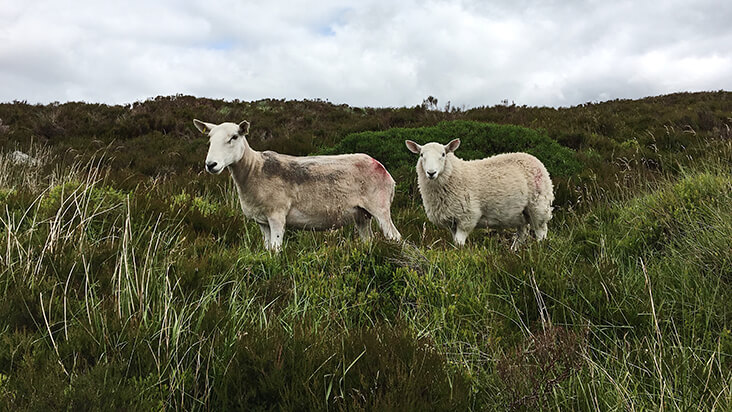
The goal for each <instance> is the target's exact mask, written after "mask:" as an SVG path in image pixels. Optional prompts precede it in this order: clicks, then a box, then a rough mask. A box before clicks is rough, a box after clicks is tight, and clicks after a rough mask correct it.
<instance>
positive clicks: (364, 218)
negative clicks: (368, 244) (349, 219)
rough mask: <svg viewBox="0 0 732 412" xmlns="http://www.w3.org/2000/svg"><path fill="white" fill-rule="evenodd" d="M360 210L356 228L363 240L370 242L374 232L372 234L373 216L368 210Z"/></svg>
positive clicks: (357, 213)
mask: <svg viewBox="0 0 732 412" xmlns="http://www.w3.org/2000/svg"><path fill="white" fill-rule="evenodd" d="M358 209H359V210H358V211H356V228H357V229H358V234H359V236H360V237H361V239H362V240H364V241H368V240H369V239H371V236H372V235H373V232H371V214H370V213H369V212H367V211H366V209H362V208H358Z"/></svg>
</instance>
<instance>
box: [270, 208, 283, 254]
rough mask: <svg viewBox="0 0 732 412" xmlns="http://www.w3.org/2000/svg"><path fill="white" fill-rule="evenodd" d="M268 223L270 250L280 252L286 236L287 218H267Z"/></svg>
mask: <svg viewBox="0 0 732 412" xmlns="http://www.w3.org/2000/svg"><path fill="white" fill-rule="evenodd" d="M267 222H269V250H270V251H272V252H275V253H276V252H279V251H280V249H282V239H283V238H284V236H285V218H284V217H279V216H272V217H268V218H267Z"/></svg>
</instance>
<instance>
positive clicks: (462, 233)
mask: <svg viewBox="0 0 732 412" xmlns="http://www.w3.org/2000/svg"><path fill="white" fill-rule="evenodd" d="M472 230H473V229H472V228H470V229H467V228H465V227H461V226H458V227H456V228H455V232H454V233H453V235H452V236H453V240H454V242H455V245H456V246H465V240H467V239H468V235H469V234H470V232H471V231H472Z"/></svg>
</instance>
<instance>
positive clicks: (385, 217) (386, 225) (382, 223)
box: [368, 209, 402, 242]
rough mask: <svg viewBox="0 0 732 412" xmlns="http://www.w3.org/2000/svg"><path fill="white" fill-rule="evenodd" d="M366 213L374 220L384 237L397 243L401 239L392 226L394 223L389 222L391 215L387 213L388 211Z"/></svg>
mask: <svg viewBox="0 0 732 412" xmlns="http://www.w3.org/2000/svg"><path fill="white" fill-rule="evenodd" d="M368 212H369V213H371V215H372V216H373V217H375V218H376V221H377V222H378V223H379V227H380V228H381V231H382V232H383V233H384V237H386V238H387V239H389V240H394V241H397V242H398V241H400V240H401V239H402V235H401V234H400V233H399V231H398V230H397V228H396V226H394V222H392V221H391V213H390V212H389V209H386V210H385V211H380V212H379V213H374V212H372V211H371V210H369V211H368Z"/></svg>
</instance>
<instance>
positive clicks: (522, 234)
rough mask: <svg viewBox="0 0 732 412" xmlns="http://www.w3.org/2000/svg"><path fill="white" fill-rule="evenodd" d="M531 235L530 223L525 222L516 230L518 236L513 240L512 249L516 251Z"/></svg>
mask: <svg viewBox="0 0 732 412" xmlns="http://www.w3.org/2000/svg"><path fill="white" fill-rule="evenodd" d="M528 236H529V225H528V224H523V225H521V226H519V227H518V230H517V231H516V238H515V239H514V240H513V244H511V250H512V251H514V252H515V251H516V250H518V248H519V247H520V246H521V245H523V244H524V242H526V238H527V237H528Z"/></svg>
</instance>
